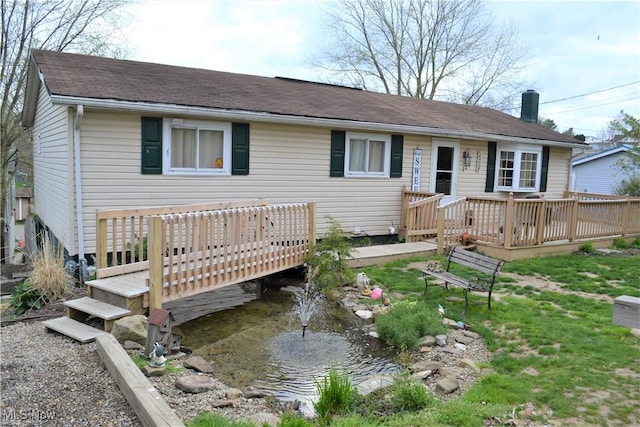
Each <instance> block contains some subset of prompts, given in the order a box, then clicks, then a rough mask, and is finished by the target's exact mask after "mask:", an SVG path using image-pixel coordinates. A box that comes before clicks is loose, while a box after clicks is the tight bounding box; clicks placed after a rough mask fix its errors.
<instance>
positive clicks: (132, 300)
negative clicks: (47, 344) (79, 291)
mask: <svg viewBox="0 0 640 427" xmlns="http://www.w3.org/2000/svg"><path fill="white" fill-rule="evenodd" d="M145 282H146V277H145V276H144V275H141V274H128V275H122V276H118V277H113V278H106V279H98V280H92V281H89V282H87V283H86V285H87V292H88V294H89V296H86V297H82V298H77V299H73V300H69V301H66V302H64V306H65V307H66V309H67V314H66V316H63V317H59V318H56V319H50V320H47V321H44V322H42V323H43V325H44V326H45V329H46V330H47V331H55V332H59V333H61V334H63V335H66V336H68V337H71V338H73V339H75V340H77V341H80V342H81V343H86V342H90V341H93V340H95V338H96V337H97V336H99V335H102V334H105V333H108V332H111V329H112V328H113V323H114V322H115V321H116V320H118V319H121V318H123V317H126V316H130V315H132V314H144V313H145V312H146V308H147V307H148V292H149V288H148V287H147V286H146V283H145ZM91 319H101V320H102V329H99V328H96V327H93V326H91V325H89V324H87V322H88V321H89V320H91Z"/></svg>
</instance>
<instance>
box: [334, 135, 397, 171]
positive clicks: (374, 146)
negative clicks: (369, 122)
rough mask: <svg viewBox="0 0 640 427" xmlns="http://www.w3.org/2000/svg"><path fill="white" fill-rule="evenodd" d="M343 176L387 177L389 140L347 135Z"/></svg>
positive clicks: (389, 151) (387, 138)
mask: <svg viewBox="0 0 640 427" xmlns="http://www.w3.org/2000/svg"><path fill="white" fill-rule="evenodd" d="M346 139H347V144H346V150H345V158H346V160H345V165H346V169H347V170H346V171H345V176H367V177H369V176H380V177H388V176H389V162H390V157H391V139H390V138H389V137H388V136H383V135H364V134H349V133H347V138H346Z"/></svg>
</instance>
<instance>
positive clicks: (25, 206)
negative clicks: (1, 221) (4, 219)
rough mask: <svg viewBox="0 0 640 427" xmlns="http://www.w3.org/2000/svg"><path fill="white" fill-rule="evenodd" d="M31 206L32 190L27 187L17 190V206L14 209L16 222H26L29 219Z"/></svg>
mask: <svg viewBox="0 0 640 427" xmlns="http://www.w3.org/2000/svg"><path fill="white" fill-rule="evenodd" d="M30 205H31V189H30V188H27V187H23V188H16V205H15V207H14V209H15V216H16V221H24V220H25V219H27V217H28V216H29V207H30Z"/></svg>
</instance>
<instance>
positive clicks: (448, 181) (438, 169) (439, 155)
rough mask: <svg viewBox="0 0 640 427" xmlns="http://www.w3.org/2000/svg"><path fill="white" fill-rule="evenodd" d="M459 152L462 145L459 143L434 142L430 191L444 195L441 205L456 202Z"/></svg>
mask: <svg viewBox="0 0 640 427" xmlns="http://www.w3.org/2000/svg"><path fill="white" fill-rule="evenodd" d="M459 152H460V144H459V143H458V142H457V141H445V140H434V141H433V151H432V156H431V180H430V182H431V188H430V190H431V192H434V193H443V194H444V197H443V198H442V200H441V201H440V204H441V205H443V204H445V203H449V202H452V201H454V200H456V193H457V189H458V153H459Z"/></svg>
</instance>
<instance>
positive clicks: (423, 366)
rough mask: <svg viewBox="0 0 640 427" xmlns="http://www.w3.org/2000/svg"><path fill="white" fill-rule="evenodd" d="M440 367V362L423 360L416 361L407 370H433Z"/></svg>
mask: <svg viewBox="0 0 640 427" xmlns="http://www.w3.org/2000/svg"><path fill="white" fill-rule="evenodd" d="M441 367H442V363H438V362H431V361H428V360H424V361H421V362H416V363H414V364H413V365H411V366H409V371H411V372H420V371H434V370H436V369H440V368H441Z"/></svg>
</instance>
